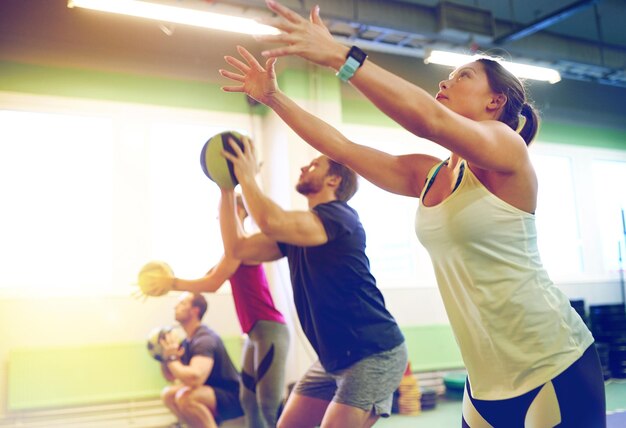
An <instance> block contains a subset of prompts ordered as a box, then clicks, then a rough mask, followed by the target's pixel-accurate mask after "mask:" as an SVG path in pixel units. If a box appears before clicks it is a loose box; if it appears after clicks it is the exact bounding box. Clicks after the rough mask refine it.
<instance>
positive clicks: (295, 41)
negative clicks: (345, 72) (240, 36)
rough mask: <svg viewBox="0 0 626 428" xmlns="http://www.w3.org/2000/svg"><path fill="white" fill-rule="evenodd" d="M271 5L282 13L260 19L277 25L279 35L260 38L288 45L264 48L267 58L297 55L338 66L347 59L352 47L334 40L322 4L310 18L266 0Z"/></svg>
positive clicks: (274, 25) (276, 11)
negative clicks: (321, 11)
mask: <svg viewBox="0 0 626 428" xmlns="http://www.w3.org/2000/svg"><path fill="white" fill-rule="evenodd" d="M265 3H266V4H267V7H268V8H269V9H270V10H271V11H272V12H274V13H276V14H277V15H278V16H277V17H274V18H264V19H260V20H259V22H260V23H262V24H266V25H269V26H271V27H275V28H277V29H279V30H280V31H281V34H279V35H275V36H274V35H259V36H255V38H256V39H257V40H260V41H263V42H270V43H282V44H283V45H286V46H281V47H279V48H275V49H270V50H266V51H263V53H262V54H263V56H265V57H269V58H272V57H280V56H287V55H297V56H299V57H302V58H304V59H306V60H308V61H311V62H313V63H315V64H318V65H322V66H325V67H334V68H338V67H339V66H341V64H342V63H343V61H344V60H345V57H346V54H347V52H348V48H347V47H345V46H343V45H341V44H340V43H339V42H337V41H335V40H334V39H333V36H332V34H330V31H328V28H327V27H326V26H325V25H324V23H323V22H322V19H321V18H320V8H319V6H317V5H316V6H314V7H313V8H312V9H311V13H310V15H309V19H308V20H307V19H306V18H304V17H302V16H300V15H298V14H297V13H296V12H294V11H292V10H291V9H289V8H287V7H285V6H283V5H282V4H280V3H278V2H277V1H275V0H265Z"/></svg>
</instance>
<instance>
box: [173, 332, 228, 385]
mask: <svg viewBox="0 0 626 428" xmlns="http://www.w3.org/2000/svg"><path fill="white" fill-rule="evenodd" d="M182 346H183V347H184V349H185V353H184V354H183V356H182V357H181V359H180V361H181V362H182V363H183V364H185V365H189V362H190V361H191V358H193V357H194V356H196V355H202V356H205V357H209V358H212V359H213V369H212V370H211V374H210V375H209V377H208V378H207V380H206V381H205V382H204V384H205V385H209V386H212V387H217V388H221V389H224V390H226V391H230V392H233V393H234V394H239V373H238V372H237V369H236V368H235V366H234V365H233V362H232V360H231V359H230V357H229V356H228V353H227V352H226V348H225V347H224V342H222V339H221V338H220V337H219V336H218V334H217V333H216V332H215V331H213V330H211V329H210V328H209V327H207V326H206V325H201V326H200V327H198V329H197V330H196V331H195V332H194V334H193V336H192V337H191V338H186V339H185V340H184V341H183V344H182Z"/></svg>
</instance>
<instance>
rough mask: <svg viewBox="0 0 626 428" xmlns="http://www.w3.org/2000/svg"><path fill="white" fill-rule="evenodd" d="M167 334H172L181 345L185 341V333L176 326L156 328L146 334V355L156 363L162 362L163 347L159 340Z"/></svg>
mask: <svg viewBox="0 0 626 428" xmlns="http://www.w3.org/2000/svg"><path fill="white" fill-rule="evenodd" d="M167 333H172V334H173V335H174V338H175V339H176V341H177V342H178V343H179V344H181V343H183V340H184V339H185V331H184V330H183V329H182V328H181V327H178V326H175V327H156V328H154V329H153V330H152V331H151V332H150V334H148V344H147V348H148V353H149V354H150V356H151V357H152V358H154V359H155V360H157V361H160V362H163V347H162V346H161V343H160V340H161V339H163V338H164V337H165V335H166V334H167Z"/></svg>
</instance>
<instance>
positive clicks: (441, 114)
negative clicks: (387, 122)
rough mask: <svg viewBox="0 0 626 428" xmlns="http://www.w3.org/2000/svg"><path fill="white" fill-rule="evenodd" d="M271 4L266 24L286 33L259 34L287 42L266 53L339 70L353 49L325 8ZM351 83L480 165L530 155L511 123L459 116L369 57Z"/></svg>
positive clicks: (513, 164)
mask: <svg viewBox="0 0 626 428" xmlns="http://www.w3.org/2000/svg"><path fill="white" fill-rule="evenodd" d="M266 3H267V5H268V7H269V8H270V9H271V10H272V11H274V12H275V13H276V14H277V15H278V17H277V18H271V19H268V20H266V23H268V24H270V25H273V26H274V27H276V28H278V29H280V30H281V31H282V34H280V35H277V36H259V39H260V40H263V41H268V42H273V43H280V44H283V45H285V46H281V47H278V48H275V49H271V50H268V51H265V52H263V55H264V56H267V57H280V56H286V55H298V56H300V57H302V58H304V59H307V60H309V61H311V62H314V63H316V64H318V65H322V66H325V67H330V68H332V69H334V70H338V69H339V68H340V67H341V66H342V65H343V63H344V62H345V59H346V54H347V52H348V48H347V47H346V46H343V45H342V44H340V43H338V42H336V41H335V40H334V39H333V37H332V35H331V34H330V32H329V31H328V29H327V28H326V27H325V26H324V24H323V22H322V20H321V19H320V17H319V7H317V6H316V7H314V8H313V9H312V10H311V14H310V18H309V20H307V19H305V18H303V17H301V16H300V15H298V14H297V13H295V12H293V11H291V10H290V9H288V8H286V7H285V6H283V5H281V4H279V3H278V2H276V1H274V0H266ZM350 83H351V84H352V85H354V86H355V87H356V88H357V89H358V90H359V91H360V92H361V93H363V94H364V95H365V96H366V97H367V98H368V99H369V100H370V101H372V103H373V104H374V105H376V106H377V107H378V108H379V109H380V110H381V111H382V112H383V113H385V114H386V115H387V116H389V117H390V118H392V119H393V120H395V121H396V122H397V123H399V124H400V125H401V126H403V127H404V128H406V129H407V130H409V131H410V132H412V133H413V134H415V135H417V136H419V137H423V138H426V139H429V140H431V141H434V142H435V143H437V144H440V145H441V146H443V147H445V148H447V149H449V150H451V151H452V152H454V153H457V154H458V155H460V156H461V157H463V158H465V159H467V160H468V161H469V162H470V163H473V164H475V165H476V166H478V167H480V168H483V169H488V170H496V171H500V172H512V171H514V170H516V169H517V168H519V166H520V164H523V163H524V161H525V159H526V156H523V153H522V150H524V149H525V144H524V142H523V140H522V139H521V138H520V137H519V136H518V135H517V134H516V133H515V132H514V131H513V130H512V129H510V128H509V127H508V126H506V125H504V124H503V123H500V122H497V121H495V120H486V121H477V120H472V119H469V118H467V117H464V116H462V115H460V114H457V113H455V112H454V111H452V110H450V109H449V108H447V107H446V106H444V105H442V104H441V103H439V102H438V101H437V100H435V99H434V98H433V97H432V96H431V95H430V94H429V93H427V92H426V91H424V90H423V89H421V88H419V87H418V86H416V85H414V84H412V83H410V82H408V81H406V80H404V79H402V78H400V77H399V76H396V75H395V74H393V73H391V72H389V71H387V70H384V69H383V68H381V67H379V66H377V65H376V64H374V63H373V62H372V61H370V60H366V61H365V63H364V64H363V66H362V67H360V68H359V70H358V71H357V72H356V74H355V75H354V77H352V79H351V80H350ZM350 156H351V158H352V157H356V156H357V155H356V154H355V153H352V154H351V155H350ZM520 159H521V161H522V162H520Z"/></svg>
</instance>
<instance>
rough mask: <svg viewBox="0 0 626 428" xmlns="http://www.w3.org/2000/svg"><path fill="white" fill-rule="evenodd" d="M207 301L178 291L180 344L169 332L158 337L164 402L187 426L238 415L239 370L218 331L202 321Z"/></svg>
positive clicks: (206, 427) (206, 425)
mask: <svg viewBox="0 0 626 428" xmlns="http://www.w3.org/2000/svg"><path fill="white" fill-rule="evenodd" d="M206 310H207V302H206V300H205V298H204V297H202V295H201V294H194V293H183V294H182V295H181V296H180V299H179V300H178V303H177V304H176V307H175V318H176V321H178V322H179V323H180V325H181V327H182V328H183V329H184V330H185V333H186V334H187V338H186V339H185V340H184V341H183V343H182V345H180V346H179V343H178V342H177V341H176V340H175V338H174V337H173V336H172V335H171V334H167V335H165V337H164V338H163V339H161V346H162V347H163V363H161V370H162V372H163V376H164V377H165V379H167V380H168V381H169V382H174V384H173V385H168V386H166V387H165V388H164V389H163V392H162V393H161V398H162V400H163V402H164V403H165V405H166V406H167V407H168V408H169V409H170V410H171V411H172V413H174V415H176V416H177V417H178V419H179V420H180V421H184V422H185V423H187V424H188V425H190V426H191V427H192V428H215V427H217V426H218V425H219V424H220V422H221V421H224V420H227V419H233V418H238V417H240V416H242V415H243V410H242V409H241V405H240V404H239V373H238V372H237V369H236V368H235V366H234V365H233V362H232V361H231V359H230V357H229V356H228V353H227V352H226V349H225V348H224V343H223V342H222V339H221V338H220V337H219V336H218V334H217V333H216V332H215V331H213V330H212V329H210V328H209V327H207V326H206V325H204V324H202V317H203V316H204V314H205V312H206Z"/></svg>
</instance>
